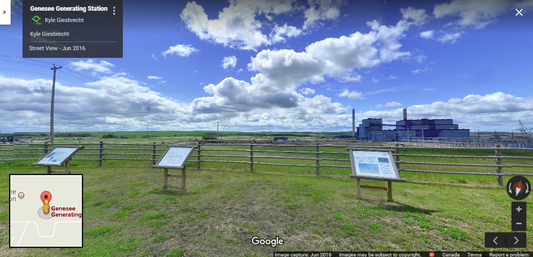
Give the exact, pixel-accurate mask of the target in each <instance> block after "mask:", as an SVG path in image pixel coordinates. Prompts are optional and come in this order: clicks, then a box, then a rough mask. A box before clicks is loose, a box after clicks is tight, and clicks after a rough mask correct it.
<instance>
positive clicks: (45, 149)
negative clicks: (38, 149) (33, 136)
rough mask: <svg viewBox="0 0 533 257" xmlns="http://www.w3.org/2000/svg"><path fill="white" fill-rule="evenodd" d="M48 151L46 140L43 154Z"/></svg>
mask: <svg viewBox="0 0 533 257" xmlns="http://www.w3.org/2000/svg"><path fill="white" fill-rule="evenodd" d="M47 153H48V142H44V154H47Z"/></svg>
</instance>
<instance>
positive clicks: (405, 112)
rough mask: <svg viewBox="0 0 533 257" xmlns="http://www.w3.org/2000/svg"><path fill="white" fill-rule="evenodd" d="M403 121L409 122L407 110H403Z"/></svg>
mask: <svg viewBox="0 0 533 257" xmlns="http://www.w3.org/2000/svg"><path fill="white" fill-rule="evenodd" d="M403 120H407V109H405V108H404V109H403Z"/></svg>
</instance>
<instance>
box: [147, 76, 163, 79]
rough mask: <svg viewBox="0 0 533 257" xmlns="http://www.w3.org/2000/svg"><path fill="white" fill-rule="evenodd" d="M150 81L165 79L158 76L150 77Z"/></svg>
mask: <svg viewBox="0 0 533 257" xmlns="http://www.w3.org/2000/svg"><path fill="white" fill-rule="evenodd" d="M148 79H163V78H162V77H158V76H148Z"/></svg>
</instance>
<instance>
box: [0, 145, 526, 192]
mask: <svg viewBox="0 0 533 257" xmlns="http://www.w3.org/2000/svg"><path fill="white" fill-rule="evenodd" d="M81 145H83V146H93V147H92V148H84V149H82V150H80V152H78V153H77V154H76V155H75V156H74V157H73V158H72V160H73V161H77V160H79V161H82V160H83V161H98V166H103V165H104V161H108V160H127V161H151V162H152V164H155V163H156V162H157V160H158V159H159V157H160V156H161V155H162V152H163V151H165V150H166V147H167V146H168V145H167V144H163V143H162V144H157V143H156V142H154V143H152V144H133V143H103V142H100V143H83V144H72V143H70V144H65V143H63V144H54V145H52V144H47V143H44V144H36V143H23V144H16V145H10V146H0V151H3V152H2V154H0V162H2V161H4V162H5V161H8V162H13V161H28V160H32V161H37V160H39V159H40V158H41V157H42V155H43V154H46V153H48V152H49V151H50V150H52V149H53V148H54V147H60V146H81ZM172 145H176V144H172ZM35 146H43V147H42V148H40V147H39V148H38V147H35ZM94 146H98V147H94ZM104 146H107V147H104ZM130 146H131V147H130ZM183 146H189V147H194V149H195V150H194V151H196V152H197V154H196V155H191V156H190V158H189V160H188V162H191V163H197V165H196V166H197V168H198V169H200V168H201V163H239V164H248V165H250V171H254V165H268V166H290V167H304V168H315V169H316V175H320V168H339V169H350V168H351V166H348V165H347V166H344V165H332V164H331V163H329V164H328V163H327V162H341V163H342V162H345V163H350V159H349V153H348V152H347V151H344V152H334V151H335V149H331V148H336V149H339V148H348V147H349V148H350V149H354V150H360V151H387V150H388V151H391V152H393V156H394V157H395V162H396V164H397V165H398V168H399V169H398V170H399V171H402V172H422V173H438V174H462V175H483V176H497V182H498V183H499V184H500V185H502V176H513V175H522V176H533V169H527V170H526V171H528V172H529V171H531V173H527V172H526V173H516V172H512V170H507V169H511V168H533V162H532V164H503V161H504V160H511V159H516V160H522V161H529V160H533V153H531V152H532V151H533V149H528V148H504V147H500V146H499V145H496V147H446V148H442V147H419V146H412V147H403V146H399V145H396V146H392V145H391V146H360V145H354V144H346V145H331V144H310V145H296V144H283V145H278V144H275V145H272V144H229V145H225V144H222V145H221V144H215V143H197V144H196V145H194V146H193V145H191V144H184V145H183ZM228 147H243V148H241V149H230V148H228ZM288 147H292V148H300V149H301V148H308V149H309V151H301V150H299V149H297V150H292V149H284V148H288ZM5 148H8V149H5ZM272 148H275V149H278V150H272ZM408 149H409V150H436V149H438V150H447V151H453V150H489V151H494V155H479V156H477V155H434V154H412V153H407V154H406V153H401V151H405V150H408ZM328 150H333V151H328ZM343 150H345V149H343ZM8 151H10V152H11V154H8V153H6V152H8ZM31 151H33V152H31ZM129 151H144V152H139V153H134V152H129ZM206 151H207V152H222V153H226V154H215V153H214V154H202V152H206ZM508 151H514V152H525V153H526V154H527V155H531V156H503V153H504V152H508ZM158 152H159V153H158ZM238 152H242V153H244V154H242V155H239V154H237V153H238ZM258 154H262V155H258ZM265 154H267V155H265ZM268 154H276V155H275V156H274V155H268ZM287 154H298V155H304V156H305V157H304V156H301V157H300V156H298V157H294V156H282V155H287ZM330 154H331V155H337V156H338V157H341V158H324V155H330ZM309 155H310V156H309ZM321 155H322V157H323V158H321ZM9 156H10V157H12V158H5V157H9ZM18 156H20V157H18ZM28 156H35V157H34V158H29V157H28ZM88 156H89V157H90V156H95V157H96V158H87V157H88ZM121 156H124V157H126V158H119V157H121ZM133 156H136V158H131V157H133ZM78 157H82V158H78ZM128 157H129V158H128ZM146 157H149V158H146ZM194 157H196V159H194ZM342 157H345V158H344V159H342ZM401 157H406V158H409V157H423V158H429V159H435V158H449V159H493V160H494V163H493V164H487V163H485V164H481V163H478V164H476V163H450V162H435V161H433V162H420V161H405V160H400V158H401ZM217 158H224V159H222V160H220V159H217ZM229 158H237V159H239V158H240V159H246V161H239V160H232V159H229ZM254 158H255V159H256V160H257V159H261V160H265V161H268V160H273V159H280V160H294V161H309V162H313V164H310V163H309V164H299V163H272V162H262V161H261V162H257V161H256V160H254ZM324 162H326V163H324ZM341 163H333V164H341ZM404 165H435V166H450V167H457V166H464V167H488V168H494V172H461V171H436V170H419V169H409V168H400V166H402V167H403V166H404ZM504 168H505V169H506V172H503V169H504Z"/></svg>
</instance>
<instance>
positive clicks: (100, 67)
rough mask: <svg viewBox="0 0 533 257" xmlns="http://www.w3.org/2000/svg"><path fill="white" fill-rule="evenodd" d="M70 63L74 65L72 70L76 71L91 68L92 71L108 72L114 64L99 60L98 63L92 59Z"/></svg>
mask: <svg viewBox="0 0 533 257" xmlns="http://www.w3.org/2000/svg"><path fill="white" fill-rule="evenodd" d="M70 65H72V66H73V67H74V70H76V71H80V70H92V71H93V72H100V73H110V72H111V69H110V68H112V67H115V65H114V64H112V63H110V62H106V61H100V63H97V62H95V61H94V60H92V59H89V60H87V61H77V62H71V63H70Z"/></svg>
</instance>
